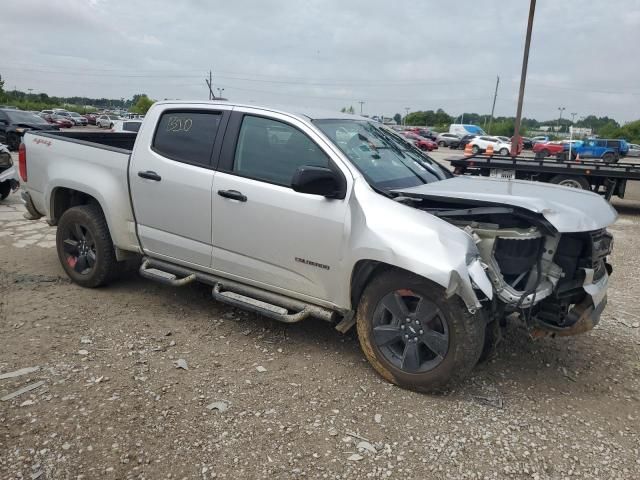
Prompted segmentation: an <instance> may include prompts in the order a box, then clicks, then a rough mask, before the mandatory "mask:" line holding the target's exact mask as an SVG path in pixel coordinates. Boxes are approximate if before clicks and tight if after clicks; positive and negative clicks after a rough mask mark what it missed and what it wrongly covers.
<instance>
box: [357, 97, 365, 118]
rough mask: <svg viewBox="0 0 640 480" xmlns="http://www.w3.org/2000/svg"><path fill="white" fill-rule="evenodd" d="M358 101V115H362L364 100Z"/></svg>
mask: <svg viewBox="0 0 640 480" xmlns="http://www.w3.org/2000/svg"><path fill="white" fill-rule="evenodd" d="M358 103H359V104H360V116H362V105H364V102H363V101H362V100H360V101H359V102H358Z"/></svg>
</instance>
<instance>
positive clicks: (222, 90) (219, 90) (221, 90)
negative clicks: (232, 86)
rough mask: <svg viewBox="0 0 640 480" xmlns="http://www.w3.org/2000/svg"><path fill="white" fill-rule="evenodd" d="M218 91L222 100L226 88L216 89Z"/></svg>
mask: <svg viewBox="0 0 640 480" xmlns="http://www.w3.org/2000/svg"><path fill="white" fill-rule="evenodd" d="M216 90H218V98H222V92H224V88H220V87H218V88H216Z"/></svg>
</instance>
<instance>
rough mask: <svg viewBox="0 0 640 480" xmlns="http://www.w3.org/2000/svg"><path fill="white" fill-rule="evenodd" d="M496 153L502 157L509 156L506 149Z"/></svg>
mask: <svg viewBox="0 0 640 480" xmlns="http://www.w3.org/2000/svg"><path fill="white" fill-rule="evenodd" d="M498 153H499V154H500V155H502V156H503V157H506V156H507V155H509V149H508V148H501V149H500V151H499V152H498Z"/></svg>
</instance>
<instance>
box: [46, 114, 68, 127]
mask: <svg viewBox="0 0 640 480" xmlns="http://www.w3.org/2000/svg"><path fill="white" fill-rule="evenodd" d="M42 118H44V119H45V120H46V121H47V122H49V123H52V124H53V125H57V126H58V127H60V128H71V127H73V121H72V120H70V119H69V118H67V117H63V116H62V115H56V114H55V113H53V114H51V113H48V114H46V115H43V116H42Z"/></svg>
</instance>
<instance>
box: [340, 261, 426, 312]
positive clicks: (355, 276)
mask: <svg viewBox="0 0 640 480" xmlns="http://www.w3.org/2000/svg"><path fill="white" fill-rule="evenodd" d="M388 270H398V271H401V272H406V273H407V274H409V275H416V274H415V273H413V272H410V271H409V270H405V269H404V268H400V267H396V266H395V265H391V264H389V263H384V262H379V261H377V260H360V261H358V262H357V263H356V264H355V266H354V267H353V271H352V273H351V308H352V309H353V310H354V311H355V310H356V309H357V308H358V303H360V297H361V296H362V293H363V292H364V289H365V288H367V285H368V284H369V282H371V280H373V279H374V278H375V277H376V276H378V275H379V274H381V273H382V272H384V271H388Z"/></svg>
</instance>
